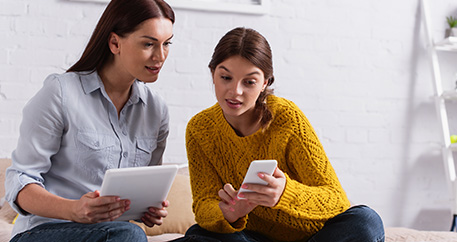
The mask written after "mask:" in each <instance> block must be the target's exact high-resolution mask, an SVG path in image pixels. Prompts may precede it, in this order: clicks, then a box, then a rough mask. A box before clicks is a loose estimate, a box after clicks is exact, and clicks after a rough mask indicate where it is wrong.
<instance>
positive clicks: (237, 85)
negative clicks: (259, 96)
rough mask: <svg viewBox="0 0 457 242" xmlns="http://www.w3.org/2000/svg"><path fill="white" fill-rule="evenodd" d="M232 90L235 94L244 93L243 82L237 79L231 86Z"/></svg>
mask: <svg viewBox="0 0 457 242" xmlns="http://www.w3.org/2000/svg"><path fill="white" fill-rule="evenodd" d="M230 91H231V92H232V93H233V94H236V95H241V94H242V93H243V87H242V86H241V82H239V81H235V82H233V85H232V86H231V87H230Z"/></svg>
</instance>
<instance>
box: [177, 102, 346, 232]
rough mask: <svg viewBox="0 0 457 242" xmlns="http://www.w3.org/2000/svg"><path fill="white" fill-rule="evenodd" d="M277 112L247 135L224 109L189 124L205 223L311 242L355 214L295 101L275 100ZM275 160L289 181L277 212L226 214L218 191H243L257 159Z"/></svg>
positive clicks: (196, 194)
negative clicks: (329, 224) (328, 225)
mask: <svg viewBox="0 0 457 242" xmlns="http://www.w3.org/2000/svg"><path fill="white" fill-rule="evenodd" d="M267 105H268V107H269V108H270V109H271V111H272V113H273V117H274V118H273V121H272V123H271V125H270V126H269V128H268V129H266V130H264V131H262V130H259V131H257V132H256V133H254V134H252V135H250V136H246V137H239V136H237V135H236V133H235V131H234V130H233V129H232V128H231V126H230V125H229V124H228V123H227V121H226V120H225V118H224V115H223V112H222V109H221V108H220V106H219V105H218V104H215V105H214V106H212V107H210V108H208V109H206V110H203V111H202V112H200V113H198V114H197V115H195V116H194V117H193V118H192V119H191V120H190V121H189V123H188V126H187V130H186V146H187V155H188V159H189V170H190V178H191V185H192V194H193V211H194V213H195V217H196V221H197V223H198V224H199V225H200V226H201V227H203V228H205V229H207V230H210V231H214V232H219V233H233V232H236V231H241V230H243V229H249V230H253V231H258V232H260V233H262V234H265V235H267V236H269V237H270V238H272V239H274V240H277V241H295V240H299V239H306V238H309V237H310V236H311V235H313V234H314V233H316V232H317V231H318V230H320V229H321V228H322V227H323V226H324V223H325V222H326V221H327V220H328V219H330V218H332V217H334V216H336V215H337V214H340V213H342V212H344V211H345V210H346V209H348V208H349V200H348V199H347V197H346V194H345V192H344V190H343V188H342V187H341V185H340V183H339V181H338V178H337V177H336V174H335V171H334V170H333V168H332V166H331V164H330V162H329V161H328V158H327V156H326V155H325V152H324V149H323V147H322V145H321V143H320V142H319V139H318V137H317V136H316V134H315V132H314V130H313V128H312V127H311V125H310V123H309V121H308V120H307V119H306V117H305V115H304V114H303V113H302V112H301V111H300V109H299V108H298V107H297V106H296V105H295V104H294V103H293V102H291V101H288V100H286V99H284V98H279V97H276V96H270V97H268V99H267ZM261 159H275V160H277V161H278V167H279V168H280V169H281V170H282V171H284V173H285V174H286V178H287V183H286V187H285V190H284V193H283V195H282V197H281V199H280V201H279V202H278V204H277V205H276V206H275V207H273V208H267V207H263V206H258V207H256V208H255V209H254V210H253V211H252V212H251V213H249V214H248V216H246V217H244V218H240V219H239V220H238V221H236V222H235V223H232V224H230V223H229V222H227V221H226V220H225V218H224V216H223V214H222V212H221V211H220V209H219V205H218V204H219V201H220V199H219V196H218V191H219V189H221V188H222V187H223V185H224V184H226V183H230V184H232V185H233V187H234V188H235V189H239V188H240V186H241V183H242V182H243V178H244V175H245V173H246V171H247V169H248V167H249V164H250V162H251V161H253V160H261Z"/></svg>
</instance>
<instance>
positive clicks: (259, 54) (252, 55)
mask: <svg viewBox="0 0 457 242" xmlns="http://www.w3.org/2000/svg"><path fill="white" fill-rule="evenodd" d="M232 56H241V57H243V58H245V59H246V60H248V61H249V62H251V63H252V64H253V65H255V66H256V67H258V68H259V69H261V70H262V71H263V74H264V76H265V78H266V79H267V80H268V83H267V87H266V88H265V90H264V91H262V92H261V93H260V95H259V97H258V98H257V101H256V105H255V110H256V113H257V114H258V115H259V117H260V124H261V126H262V129H264V130H265V129H266V128H267V127H268V126H269V124H270V123H271V121H272V120H273V115H272V113H271V111H270V110H269V109H268V106H267V104H266V98H267V97H268V96H269V95H272V94H273V89H272V88H271V87H270V86H271V85H272V84H273V82H274V76H273V58H272V53H271V48H270V45H269V44H268V41H267V40H266V39H265V37H263V36H262V35H261V34H260V33H259V32H257V31H255V30H253V29H249V28H244V27H238V28H235V29H232V30H230V31H229V32H227V33H226V34H225V35H224V36H223V37H222V38H221V40H219V43H218V44H217V45H216V48H214V53H213V56H212V57H211V61H210V62H209V65H208V67H209V68H210V70H211V72H214V70H215V69H216V67H217V65H219V64H220V63H222V62H223V61H224V60H226V59H227V58H230V57H232Z"/></svg>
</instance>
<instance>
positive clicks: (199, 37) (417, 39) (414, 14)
mask: <svg viewBox="0 0 457 242" xmlns="http://www.w3.org/2000/svg"><path fill="white" fill-rule="evenodd" d="M271 4H272V8H271V13H270V14H269V15H263V16H262V15H261V16H258V15H247V14H233V13H214V12H202V11H191V10H183V9H176V17H177V20H176V24H175V29H174V32H175V36H176V37H175V38H174V43H173V45H172V51H171V54H170V55H169V58H168V60H167V63H166V65H165V68H164V70H163V72H162V74H161V76H160V78H159V81H158V82H157V83H156V84H153V85H151V88H153V89H158V90H159V91H160V93H162V95H163V96H164V97H165V99H166V100H167V102H168V104H169V106H170V110H171V132H170V137H169V142H168V143H169V145H168V147H167V150H166V153H165V161H166V162H186V152H185V145H184V132H185V127H186V123H187V121H188V120H189V119H190V118H191V117H192V116H193V115H194V114H195V113H197V112H198V111H200V110H202V109H203V108H206V107H208V106H210V105H212V104H213V103H215V98H214V94H213V90H212V85H211V80H210V77H209V72H208V70H207V68H206V66H207V64H208V61H209V59H210V56H211V53H212V50H213V48H214V46H215V44H216V43H217V41H218V40H219V38H220V37H222V35H223V34H224V33H226V32H227V31H228V30H230V29H232V28H233V27H236V26H247V27H252V28H254V29H257V30H258V31H260V32H261V33H263V34H264V35H265V36H266V37H267V39H269V41H270V44H271V46H272V49H273V53H274V65H275V76H276V85H275V88H276V94H277V95H279V96H283V97H286V98H288V99H290V100H293V101H294V102H295V103H297V104H298V105H299V106H300V108H301V109H302V110H303V112H304V113H305V114H306V115H307V117H308V118H309V119H310V121H311V123H312V125H313V126H314V128H315V129H316V131H317V133H318V135H319V137H320V139H321V141H322V143H323V145H324V148H325V149H326V151H327V154H328V156H329V158H330V160H331V162H332V164H333V166H334V167H335V169H336V171H337V174H338V176H339V178H340V181H341V183H342V184H343V186H344V188H345V189H346V191H347V193H348V195H349V197H350V199H351V200H352V201H353V202H355V203H366V204H369V205H370V206H371V207H373V208H374V209H375V210H377V211H378V212H379V213H380V215H381V216H382V217H383V219H384V222H385V225H386V226H405V227H412V228H417V229H428V230H448V229H449V227H450V222H451V211H450V196H449V193H448V189H447V185H446V181H445V178H444V177H445V176H444V168H443V165H442V161H441V156H440V153H439V152H440V149H439V145H440V142H441V138H440V129H439V125H438V121H437V118H436V115H435V109H434V105H433V103H432V99H431V95H432V85H431V75H430V70H429V62H428V59H427V55H426V54H427V52H426V51H425V47H424V46H425V44H424V31H423V28H422V26H421V14H420V13H421V12H420V8H419V2H418V0H403V1H397V0H385V1H375V0H348V1H340V0H271ZM104 7H105V4H100V3H99V4H95V3H77V2H69V1H67V0H14V1H13V0H0V46H1V47H0V157H11V152H12V151H13V149H14V148H15V145H16V142H17V139H18V127H19V124H20V121H21V118H22V114H21V110H22V108H23V106H24V104H25V103H26V102H27V100H28V99H30V97H32V96H33V95H34V93H35V92H36V91H37V90H38V89H39V88H40V87H41V85H42V82H43V80H44V78H45V77H46V76H47V75H48V74H50V73H53V72H64V71H65V69H67V68H68V67H69V66H70V65H71V64H72V63H74V62H75V61H76V60H77V59H78V58H79V56H80V54H81V52H82V50H83V48H84V46H85V44H86V42H87V40H88V38H89V35H90V34H91V32H92V30H93V28H94V26H95V24H96V22H97V20H98V18H99V16H100V15H101V13H102V11H103V9H104ZM456 10H457V4H456V3H455V1H453V0H439V1H437V0H434V1H433V9H432V15H433V16H434V17H435V19H434V20H433V23H432V25H433V27H434V28H435V31H434V35H435V38H437V39H440V38H441V37H442V35H443V32H444V28H445V16H448V15H450V14H455V15H457V12H456ZM443 58H445V59H446V60H447V61H448V62H449V61H454V63H455V61H457V59H456V58H453V57H452V56H450V55H447V56H444V57H443ZM448 69H449V71H450V70H451V69H450V68H448ZM450 72H451V74H448V75H447V76H446V75H445V77H446V78H448V79H449V80H448V82H449V83H450V84H449V85H450V86H452V85H453V83H454V79H453V78H454V77H453V75H454V74H453V73H452V71H450Z"/></svg>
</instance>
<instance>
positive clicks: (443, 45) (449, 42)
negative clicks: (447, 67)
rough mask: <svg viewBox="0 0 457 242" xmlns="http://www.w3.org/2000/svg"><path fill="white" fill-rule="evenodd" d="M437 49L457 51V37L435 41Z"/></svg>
mask: <svg viewBox="0 0 457 242" xmlns="http://www.w3.org/2000/svg"><path fill="white" fill-rule="evenodd" d="M435 49H437V50H444V51H457V37H448V38H446V39H443V40H441V41H439V42H437V43H435Z"/></svg>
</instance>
